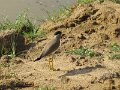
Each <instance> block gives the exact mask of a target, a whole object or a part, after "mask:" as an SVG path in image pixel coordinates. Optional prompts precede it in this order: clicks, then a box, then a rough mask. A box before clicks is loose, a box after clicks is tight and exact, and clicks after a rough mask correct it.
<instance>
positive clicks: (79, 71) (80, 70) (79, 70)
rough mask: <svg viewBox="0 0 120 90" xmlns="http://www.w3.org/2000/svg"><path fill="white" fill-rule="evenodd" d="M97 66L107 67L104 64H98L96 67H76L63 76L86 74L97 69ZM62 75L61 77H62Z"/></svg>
mask: <svg viewBox="0 0 120 90" xmlns="http://www.w3.org/2000/svg"><path fill="white" fill-rule="evenodd" d="M97 68H105V67H104V66H101V65H96V66H95V67H85V68H82V69H81V68H80V69H74V70H71V71H68V72H67V73H65V74H64V75H62V76H74V75H77V74H86V73H89V72H92V71H93V70H96V69H97ZM62 76H60V77H62Z"/></svg>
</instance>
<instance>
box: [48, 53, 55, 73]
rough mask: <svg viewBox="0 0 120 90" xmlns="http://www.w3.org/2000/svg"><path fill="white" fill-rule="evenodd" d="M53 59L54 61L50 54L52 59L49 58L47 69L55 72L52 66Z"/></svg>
mask: <svg viewBox="0 0 120 90" xmlns="http://www.w3.org/2000/svg"><path fill="white" fill-rule="evenodd" d="M50 59H51V60H50ZM53 59H54V55H53V54H52V58H49V68H50V70H53V71H55V69H54V65H53Z"/></svg>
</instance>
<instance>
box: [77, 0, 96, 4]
mask: <svg viewBox="0 0 120 90" xmlns="http://www.w3.org/2000/svg"><path fill="white" fill-rule="evenodd" d="M94 1H95V0H77V3H78V4H87V3H92V2H94Z"/></svg>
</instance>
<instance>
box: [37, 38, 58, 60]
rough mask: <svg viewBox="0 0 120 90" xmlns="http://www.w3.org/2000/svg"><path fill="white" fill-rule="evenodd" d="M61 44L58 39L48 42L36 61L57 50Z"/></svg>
mask: <svg viewBox="0 0 120 90" xmlns="http://www.w3.org/2000/svg"><path fill="white" fill-rule="evenodd" d="M59 45H60V40H56V39H53V40H51V41H50V42H49V43H48V44H46V46H45V47H44V48H43V51H42V53H41V55H40V57H38V58H37V59H36V60H35V61H38V60H40V59H41V58H43V57H45V56H47V55H49V54H51V53H52V52H54V51H56V50H57V48H58V47H59Z"/></svg>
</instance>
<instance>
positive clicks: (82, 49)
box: [67, 46, 95, 57]
mask: <svg viewBox="0 0 120 90" xmlns="http://www.w3.org/2000/svg"><path fill="white" fill-rule="evenodd" d="M67 53H71V54H76V55H81V56H85V57H87V56H89V57H93V56H94V54H95V53H94V52H93V51H92V50H91V49H89V48H86V47H83V46H81V47H80V48H79V49H74V50H71V51H68V52H67Z"/></svg>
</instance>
